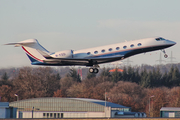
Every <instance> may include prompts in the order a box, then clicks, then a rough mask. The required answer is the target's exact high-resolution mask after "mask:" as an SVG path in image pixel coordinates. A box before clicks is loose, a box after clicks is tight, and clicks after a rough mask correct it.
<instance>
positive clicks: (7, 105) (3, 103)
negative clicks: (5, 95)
mask: <svg viewBox="0 0 180 120" xmlns="http://www.w3.org/2000/svg"><path fill="white" fill-rule="evenodd" d="M0 107H5V108H8V107H9V103H8V102H0Z"/></svg>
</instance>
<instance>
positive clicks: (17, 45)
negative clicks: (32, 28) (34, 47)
mask: <svg viewBox="0 0 180 120" xmlns="http://www.w3.org/2000/svg"><path fill="white" fill-rule="evenodd" d="M34 43H37V42H36V41H35V40H31V41H22V42H18V43H8V44H4V45H14V46H15V47H19V46H27V45H30V44H34Z"/></svg>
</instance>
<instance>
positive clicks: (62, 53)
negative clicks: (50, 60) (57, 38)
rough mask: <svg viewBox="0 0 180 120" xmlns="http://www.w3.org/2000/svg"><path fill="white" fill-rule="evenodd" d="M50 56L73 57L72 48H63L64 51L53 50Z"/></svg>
mask: <svg viewBox="0 0 180 120" xmlns="http://www.w3.org/2000/svg"><path fill="white" fill-rule="evenodd" d="M51 56H53V57H55V58H73V50H65V51H59V52H55V53H54V54H53V55H51Z"/></svg>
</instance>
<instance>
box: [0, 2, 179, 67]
mask: <svg viewBox="0 0 180 120" xmlns="http://www.w3.org/2000/svg"><path fill="white" fill-rule="evenodd" d="M179 5H180V1H179V0H0V16H1V17H0V44H1V47H0V51H1V52H0V56H1V57H0V61H1V62H0V67H4V68H6V67H19V66H26V65H30V61H29V59H28V58H27V56H26V55H25V54H24V52H23V50H22V49H21V48H14V47H13V46H4V45H3V44H5V43H9V42H19V41H22V40H26V39H29V38H36V39H38V41H39V42H40V44H41V45H43V46H44V47H45V48H46V49H48V50H49V51H61V50H66V49H74V50H77V49H83V48H90V47H96V46H101V45H107V44H114V43H119V42H123V41H125V40H135V39H141V38H148V37H156V36H162V37H164V38H167V39H170V40H173V41H176V42H177V43H178V42H179V41H180V40H179V38H180V33H179V31H180V14H179V12H180V7H179ZM178 46H179V44H177V45H175V46H173V47H171V48H168V49H167V50H166V51H167V53H168V55H169V56H170V53H171V51H173V56H174V57H176V61H177V62H179V60H180V56H179V51H180V48H179V47H178ZM159 54H160V51H155V52H150V53H146V54H140V55H136V56H134V57H131V58H130V60H131V61H133V64H134V65H135V64H138V65H140V64H151V65H154V64H158V62H156V60H158V59H159ZM163 60H166V59H165V58H163ZM168 61H170V60H169V59H168Z"/></svg>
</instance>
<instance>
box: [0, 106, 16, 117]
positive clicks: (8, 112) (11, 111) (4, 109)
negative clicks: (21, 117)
mask: <svg viewBox="0 0 180 120" xmlns="http://www.w3.org/2000/svg"><path fill="white" fill-rule="evenodd" d="M0 118H16V108H13V107H9V103H8V102H0Z"/></svg>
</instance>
